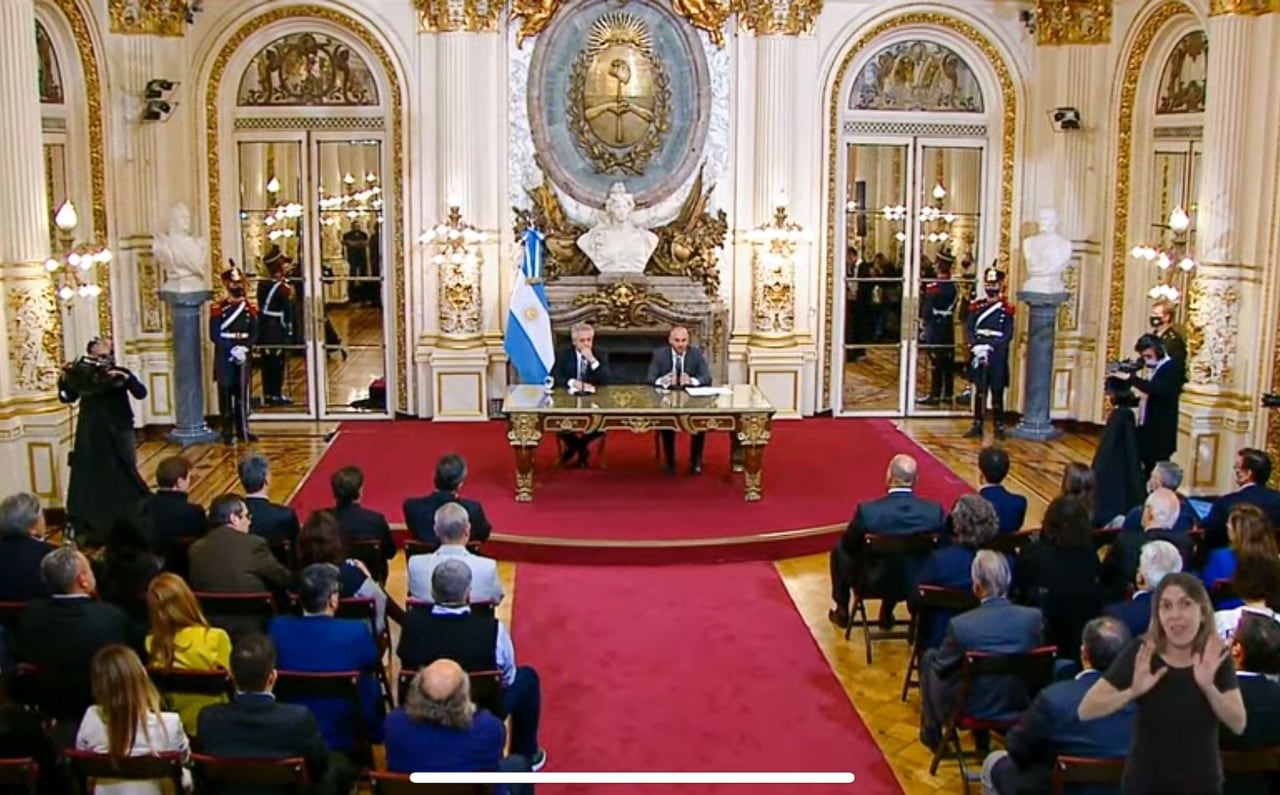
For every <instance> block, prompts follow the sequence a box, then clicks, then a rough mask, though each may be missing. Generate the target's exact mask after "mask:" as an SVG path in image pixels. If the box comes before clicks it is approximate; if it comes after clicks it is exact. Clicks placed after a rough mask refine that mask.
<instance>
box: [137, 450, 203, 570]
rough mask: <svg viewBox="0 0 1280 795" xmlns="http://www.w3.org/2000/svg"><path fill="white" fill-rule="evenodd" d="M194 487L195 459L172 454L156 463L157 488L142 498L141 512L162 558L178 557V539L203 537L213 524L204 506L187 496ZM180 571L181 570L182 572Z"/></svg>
mask: <svg viewBox="0 0 1280 795" xmlns="http://www.w3.org/2000/svg"><path fill="white" fill-rule="evenodd" d="M190 489H191V462H190V461H188V460H187V459H186V458H183V457H182V456H180V455H175V456H170V457H168V458H166V459H164V460H163V461H161V462H160V463H159V464H158V465H157V466H156V490H155V493H153V494H149V495H147V496H146V497H143V498H142V504H141V505H140V506H139V514H140V515H141V517H142V527H143V529H144V530H145V532H146V534H147V541H148V542H149V543H150V544H151V551H152V552H154V553H156V555H158V556H159V557H160V558H161V559H162V560H165V561H176V558H174V557H173V555H174V553H175V551H178V550H180V549H181V545H180V544H179V542H178V539H181V538H185V539H191V538H200V537H201V536H203V535H204V533H205V531H206V530H207V529H208V528H209V523H208V521H206V519H205V513H204V508H202V507H200V506H199V505H197V504H196V503H194V502H190V501H189V500H188V499H187V492H188V491H190ZM179 573H180V572H179Z"/></svg>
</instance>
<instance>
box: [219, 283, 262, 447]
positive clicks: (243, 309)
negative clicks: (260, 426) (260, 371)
mask: <svg viewBox="0 0 1280 795" xmlns="http://www.w3.org/2000/svg"><path fill="white" fill-rule="evenodd" d="M222 285H223V287H225V288H226V290H227V295H226V297H225V298H223V299H222V300H220V301H218V302H217V303H216V304H214V305H213V307H212V308H211V309H210V310H209V336H210V338H211V339H212V340H213V374H214V380H215V381H217V383H218V413H219V414H220V415H221V416H222V441H223V442H224V443H226V444H230V443H231V441H232V439H236V438H238V439H240V440H242V441H250V442H251V441H255V440H256V439H257V438H258V437H256V436H254V435H253V434H251V433H249V411H250V408H249V369H250V363H249V351H250V350H251V349H252V348H253V345H254V343H255V342H257V339H258V310H257V309H255V308H254V307H253V305H252V304H250V303H249V299H248V297H247V296H246V294H245V293H246V290H247V288H248V284H247V283H246V281H245V277H244V272H243V271H241V270H240V269H239V268H237V267H236V266H235V264H234V263H233V264H232V265H231V267H230V268H228V269H227V270H225V271H223V272H222Z"/></svg>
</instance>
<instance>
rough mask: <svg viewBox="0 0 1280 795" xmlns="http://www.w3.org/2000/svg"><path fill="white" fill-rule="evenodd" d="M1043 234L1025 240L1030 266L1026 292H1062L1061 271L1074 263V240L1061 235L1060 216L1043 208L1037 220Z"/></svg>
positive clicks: (1026, 259)
mask: <svg viewBox="0 0 1280 795" xmlns="http://www.w3.org/2000/svg"><path fill="white" fill-rule="evenodd" d="M1036 222H1037V223H1038V224H1039V226H1040V233H1039V234H1036V235H1032V236H1031V237H1029V238H1027V239H1026V240H1024V241H1022V258H1023V259H1024V260H1025V261H1026V263H1027V274H1028V275H1027V280H1026V281H1024V282H1023V283H1022V292H1024V293H1063V292H1066V290H1067V288H1066V287H1065V286H1063V284H1062V272H1063V271H1065V270H1066V269H1067V266H1069V265H1070V264H1071V241H1070V240H1067V239H1066V238H1065V237H1063V236H1062V235H1060V234H1058V213H1057V212H1055V211H1054V210H1052V209H1048V208H1046V209H1043V210H1041V211H1040V214H1039V215H1038V216H1037V217H1036Z"/></svg>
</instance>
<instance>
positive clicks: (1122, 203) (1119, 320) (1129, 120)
mask: <svg viewBox="0 0 1280 795" xmlns="http://www.w3.org/2000/svg"><path fill="white" fill-rule="evenodd" d="M1190 13H1191V9H1190V8H1188V7H1187V6H1184V5H1183V4H1182V3H1179V2H1166V3H1162V4H1160V5H1159V6H1156V8H1155V10H1154V11H1152V12H1151V14H1150V15H1148V16H1147V18H1146V19H1144V20H1143V21H1142V25H1141V27H1140V28H1138V32H1137V34H1136V35H1135V36H1134V38H1133V44H1132V45H1131V46H1130V48H1129V53H1128V55H1127V56H1126V58H1125V60H1124V72H1123V75H1124V77H1123V80H1122V82H1121V84H1120V102H1119V110H1118V112H1117V117H1116V155H1115V157H1116V192H1115V204H1114V205H1113V207H1112V210H1113V212H1112V215H1113V216H1114V218H1115V222H1114V223H1115V225H1114V226H1113V227H1112V229H1111V232H1112V237H1111V286H1110V288H1109V293H1108V295H1107V316H1108V317H1109V320H1108V322H1107V350H1106V355H1107V361H1110V362H1114V361H1117V360H1118V359H1119V358H1120V334H1121V333H1122V332H1123V330H1124V329H1123V326H1124V304H1125V277H1126V275H1127V274H1126V268H1127V267H1128V258H1129V251H1130V247H1129V212H1130V210H1131V209H1132V208H1131V207H1130V201H1129V190H1130V186H1131V184H1132V182H1133V154H1134V140H1133V114H1134V111H1135V110H1136V107H1135V106H1136V103H1137V95H1138V82H1139V80H1140V78H1141V77H1142V67H1143V64H1145V63H1146V60H1147V52H1148V51H1149V50H1150V49H1151V43H1152V42H1153V41H1154V40H1155V37H1156V34H1158V33H1159V32H1160V31H1161V29H1163V28H1164V26H1165V24H1166V23H1168V22H1169V20H1171V19H1173V18H1174V17H1176V16H1179V15H1181V14H1190Z"/></svg>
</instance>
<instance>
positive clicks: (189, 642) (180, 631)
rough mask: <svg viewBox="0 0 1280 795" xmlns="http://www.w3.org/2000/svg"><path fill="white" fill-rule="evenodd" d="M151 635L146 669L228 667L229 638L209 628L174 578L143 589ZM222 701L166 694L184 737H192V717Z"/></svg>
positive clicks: (161, 579) (190, 595)
mask: <svg viewBox="0 0 1280 795" xmlns="http://www.w3.org/2000/svg"><path fill="white" fill-rule="evenodd" d="M147 608H148V610H149V612H150V615H151V634H150V635H147V655H148V661H149V663H148V664H149V665H151V666H152V667H154V668H179V669H185V670H193V671H213V670H221V671H225V670H227V668H228V666H230V664H231V638H230V637H229V636H228V635H227V633H226V632H225V631H224V630H221V629H218V628H217V627H212V626H210V625H209V620H208V619H207V618H205V617H204V613H203V612H201V610H200V603H199V602H197V601H196V597H195V594H193V593H192V592H191V589H190V588H188V587H187V584H186V583H185V582H183V580H182V578H181V577H179V576H178V575H176V574H170V573H167V572H166V573H164V574H161V575H160V576H159V577H156V578H155V580H154V581H152V583H151V587H150V588H148V589H147ZM224 701H226V699H225V698H222V697H219V696H204V695H199V694H192V693H170V694H169V702H170V704H171V705H172V706H173V708H174V709H175V710H177V712H178V714H179V715H180V716H181V717H182V727H183V728H184V729H186V731H187V734H188V735H190V736H192V737H194V736H195V735H196V716H197V715H199V714H200V710H201V709H203V708H205V707H207V706H209V705H210V704H219V703H222V702H224Z"/></svg>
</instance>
